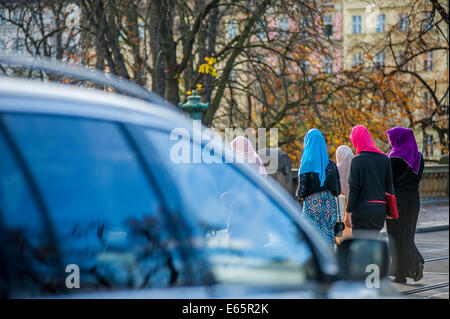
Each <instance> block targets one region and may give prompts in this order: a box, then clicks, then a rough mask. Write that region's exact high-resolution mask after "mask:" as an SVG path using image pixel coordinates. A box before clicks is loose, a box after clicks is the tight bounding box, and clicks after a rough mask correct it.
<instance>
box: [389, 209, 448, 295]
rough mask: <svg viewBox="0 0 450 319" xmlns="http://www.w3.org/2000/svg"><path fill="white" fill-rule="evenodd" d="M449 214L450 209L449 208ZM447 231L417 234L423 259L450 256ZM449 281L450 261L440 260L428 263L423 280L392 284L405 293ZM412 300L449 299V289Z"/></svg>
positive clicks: (418, 245) (422, 293)
mask: <svg viewBox="0 0 450 319" xmlns="http://www.w3.org/2000/svg"><path fill="white" fill-rule="evenodd" d="M447 214H448V207H447ZM448 234H449V232H448V230H447V231H438V232H428V233H420V234H416V245H417V248H419V251H420V252H421V253H422V255H423V258H424V259H425V261H426V260H430V259H433V258H439V257H444V256H448V253H449V237H448ZM448 281H449V260H448V259H444V260H439V261H432V262H426V263H425V267H424V272H423V278H422V280H420V281H417V282H415V281H414V280H413V279H409V278H408V281H407V283H406V284H396V283H392V285H393V287H394V288H395V289H396V290H397V291H399V292H404V291H408V290H412V289H418V288H422V287H425V286H430V285H436V284H441V283H445V282H448ZM408 297H410V298H427V299H428V298H433V299H436V298H438V299H449V287H448V286H447V287H443V288H438V289H433V290H428V291H423V292H418V293H415V294H411V295H408Z"/></svg>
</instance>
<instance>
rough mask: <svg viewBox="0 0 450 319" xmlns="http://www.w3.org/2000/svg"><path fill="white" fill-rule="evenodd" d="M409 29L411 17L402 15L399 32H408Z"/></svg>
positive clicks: (399, 18)
mask: <svg viewBox="0 0 450 319" xmlns="http://www.w3.org/2000/svg"><path fill="white" fill-rule="evenodd" d="M408 28H409V17H408V15H407V14H405V13H400V14H399V15H398V31H400V32H406V31H408Z"/></svg>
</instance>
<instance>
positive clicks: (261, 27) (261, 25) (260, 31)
mask: <svg viewBox="0 0 450 319" xmlns="http://www.w3.org/2000/svg"><path fill="white" fill-rule="evenodd" d="M266 26H267V25H266V21H264V20H262V21H258V22H257V23H256V35H257V36H258V38H260V39H262V40H264V39H266V38H267V37H266Z"/></svg>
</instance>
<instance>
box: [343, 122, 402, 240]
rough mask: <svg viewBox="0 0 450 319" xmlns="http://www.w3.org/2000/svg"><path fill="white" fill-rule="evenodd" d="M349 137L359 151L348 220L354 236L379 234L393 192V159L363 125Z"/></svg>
mask: <svg viewBox="0 0 450 319" xmlns="http://www.w3.org/2000/svg"><path fill="white" fill-rule="evenodd" d="M350 140H351V142H352V144H353V146H354V147H355V149H356V154H355V157H354V158H353V159H352V163H351V165H350V175H349V178H348V184H349V188H350V189H349V194H348V203H347V217H346V220H345V223H346V225H347V227H351V228H352V234H353V237H358V236H361V235H366V234H368V233H371V234H374V235H378V234H379V232H380V230H381V229H382V228H383V226H384V222H385V220H386V205H387V202H386V193H389V194H394V186H393V182H392V169H391V162H390V161H389V158H388V157H387V156H386V154H384V153H383V152H381V151H380V150H379V149H377V147H376V146H375V143H374V142H373V140H372V137H371V136H370V133H369V131H368V130H367V128H366V127H365V126H364V125H358V126H355V127H354V128H353V129H352V131H351V133H350Z"/></svg>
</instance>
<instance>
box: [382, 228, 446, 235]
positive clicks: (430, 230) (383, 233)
mask: <svg viewBox="0 0 450 319" xmlns="http://www.w3.org/2000/svg"><path fill="white" fill-rule="evenodd" d="M443 230H449V225H436V226H427V227H419V228H416V234H419V233H431V232H436V231H443ZM380 236H382V237H387V232H386V230H384V231H382V232H380Z"/></svg>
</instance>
